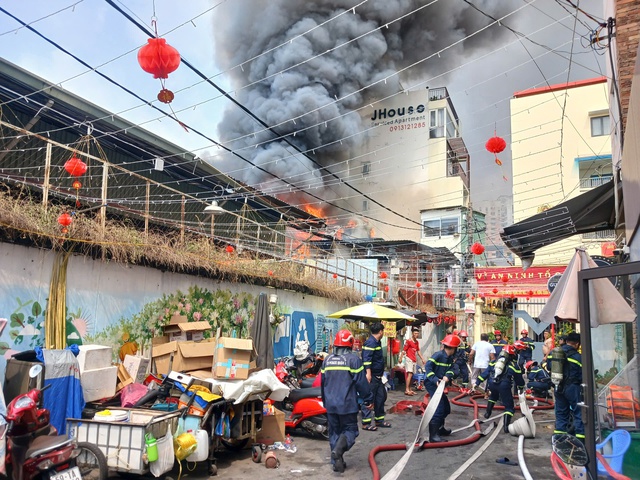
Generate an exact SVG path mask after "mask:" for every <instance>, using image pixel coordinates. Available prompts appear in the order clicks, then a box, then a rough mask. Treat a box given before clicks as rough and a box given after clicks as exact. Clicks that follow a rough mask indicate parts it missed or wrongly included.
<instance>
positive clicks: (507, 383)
mask: <svg viewBox="0 0 640 480" xmlns="http://www.w3.org/2000/svg"><path fill="white" fill-rule="evenodd" d="M487 379H488V380H489V381H488V382H487V387H488V389H489V392H491V393H490V395H489V401H488V402H487V410H486V411H485V412H484V418H489V417H490V416H491V412H492V411H493V407H494V406H495V404H496V402H497V401H498V398H499V399H500V402H502V405H503V406H504V431H505V432H506V433H509V423H511V419H512V418H513V413H514V411H515V405H514V403H513V395H512V393H511V392H512V389H513V385H514V383H515V385H516V386H517V388H518V390H523V389H524V379H523V378H522V371H521V370H520V368H518V363H517V356H516V347H515V345H505V346H504V347H503V349H502V351H501V352H500V355H499V356H498V358H497V359H496V360H495V361H494V362H491V363H489V366H488V367H487V368H486V369H485V371H484V372H482V373H481V374H480V375H479V376H478V379H477V380H476V387H477V386H478V385H480V384H481V383H482V382H484V381H485V380H487Z"/></svg>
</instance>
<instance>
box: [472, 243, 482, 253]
mask: <svg viewBox="0 0 640 480" xmlns="http://www.w3.org/2000/svg"><path fill="white" fill-rule="evenodd" d="M471 253H473V254H474V255H482V254H483V253H484V245H482V244H481V243H480V242H476V243H474V244H473V245H471Z"/></svg>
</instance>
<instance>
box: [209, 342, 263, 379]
mask: <svg viewBox="0 0 640 480" xmlns="http://www.w3.org/2000/svg"><path fill="white" fill-rule="evenodd" d="M252 352H253V341H252V340H251V339H245V338H230V337H219V338H218V339H217V341H216V351H215V362H214V364H213V378H226V379H235V380H245V379H247V378H249V369H250V368H251V354H252Z"/></svg>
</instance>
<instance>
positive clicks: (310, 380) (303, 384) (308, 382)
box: [300, 377, 316, 388]
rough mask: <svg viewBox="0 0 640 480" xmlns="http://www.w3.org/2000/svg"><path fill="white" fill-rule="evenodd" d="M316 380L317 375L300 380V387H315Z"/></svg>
mask: <svg viewBox="0 0 640 480" xmlns="http://www.w3.org/2000/svg"><path fill="white" fill-rule="evenodd" d="M315 381H316V377H305V378H303V379H302V380H300V388H311V387H313V382H315Z"/></svg>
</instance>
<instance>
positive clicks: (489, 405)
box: [483, 402, 495, 418]
mask: <svg viewBox="0 0 640 480" xmlns="http://www.w3.org/2000/svg"><path fill="white" fill-rule="evenodd" d="M494 405H495V403H493V402H487V410H486V411H485V412H484V415H483V417H484V418H489V417H490V416H491V412H492V411H493V406H494Z"/></svg>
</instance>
